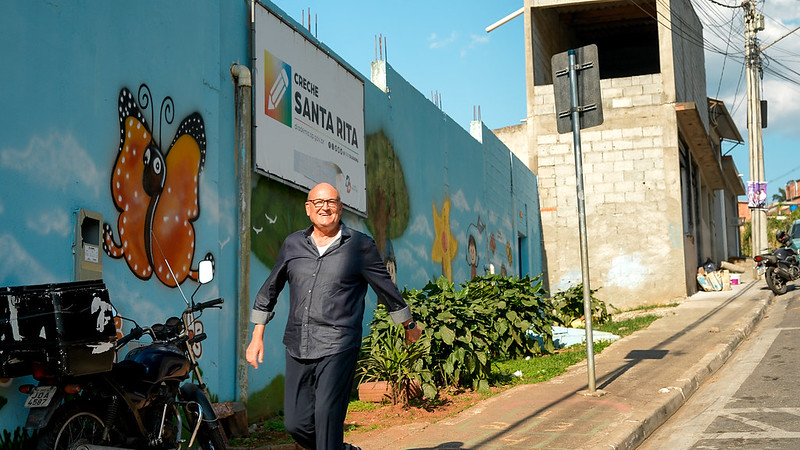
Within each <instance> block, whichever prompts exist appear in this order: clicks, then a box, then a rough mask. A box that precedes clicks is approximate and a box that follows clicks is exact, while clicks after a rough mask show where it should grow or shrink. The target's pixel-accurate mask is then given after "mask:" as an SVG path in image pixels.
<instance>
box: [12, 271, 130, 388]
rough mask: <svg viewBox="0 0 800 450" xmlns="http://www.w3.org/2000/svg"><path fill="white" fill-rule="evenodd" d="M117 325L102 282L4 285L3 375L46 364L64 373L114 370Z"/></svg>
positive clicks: (22, 373) (25, 372) (27, 372)
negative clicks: (36, 364) (34, 365)
mask: <svg viewBox="0 0 800 450" xmlns="http://www.w3.org/2000/svg"><path fill="white" fill-rule="evenodd" d="M115 339H116V329H115V326H114V318H113V312H112V306H111V302H110V301H109V298H108V290H106V287H105V284H104V283H103V282H102V281H101V280H92V281H76V282H68V283H56V284H42V285H32V286H15V287H3V288H0V377H19V376H25V375H30V374H32V373H33V364H34V363H39V364H44V365H45V366H46V367H47V368H48V369H49V370H50V371H53V372H56V373H60V374H63V375H85V374H89V373H96V372H103V371H107V370H110V369H111V365H112V364H113V362H114V353H115V352H114V340H115Z"/></svg>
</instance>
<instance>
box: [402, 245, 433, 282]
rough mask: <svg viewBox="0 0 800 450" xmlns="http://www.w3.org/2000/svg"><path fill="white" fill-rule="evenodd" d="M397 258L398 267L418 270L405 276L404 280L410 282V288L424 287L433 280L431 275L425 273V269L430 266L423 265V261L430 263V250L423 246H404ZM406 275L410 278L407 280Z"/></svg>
mask: <svg viewBox="0 0 800 450" xmlns="http://www.w3.org/2000/svg"><path fill="white" fill-rule="evenodd" d="M395 258H396V259H397V263H398V267H401V268H404V267H415V268H416V269H415V270H414V271H413V273H410V274H403V275H404V277H403V278H404V279H407V280H408V281H409V282H410V284H409V286H414V287H422V286H423V285H424V284H425V283H427V282H428V281H430V280H431V277H430V275H429V274H428V272H426V271H425V268H427V267H428V264H427V263H424V264H423V263H422V262H423V261H425V262H427V261H430V249H426V248H423V247H421V246H407V245H404V246H403V247H402V248H401V249H399V250H398V251H397V253H396V254H395ZM405 275H408V277H407V278H405Z"/></svg>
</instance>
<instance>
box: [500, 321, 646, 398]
mask: <svg viewBox="0 0 800 450" xmlns="http://www.w3.org/2000/svg"><path fill="white" fill-rule="evenodd" d="M658 318H659V317H658V316H656V315H652V314H648V315H645V316H640V317H635V318H632V319H626V320H621V321H619V322H608V323H605V324H602V325H597V326H594V327H593V329H595V330H598V331H605V332H609V333H613V334H616V335H618V336H627V335H629V334H631V333H633V332H634V331H638V330H641V329H644V328H647V327H648V326H649V325H650V324H651V323H653V322H654V321H655V320H656V319H658ZM611 343H612V342H610V341H598V342H595V343H594V353H595V354H599V353H600V352H602V351H603V349H605V348H606V347H608V346H609V345H611ZM584 359H586V346H585V345H583V344H579V345H573V346H571V347H568V348H564V349H561V350H558V351H557V352H556V353H553V354H551V355H543V356H536V357H531V358H526V359H522V358H521V359H513V360H508V361H501V362H497V363H495V364H494V370H493V372H492V373H493V375H494V376H495V384H532V383H541V382H543V381H547V380H549V379H551V378H555V377H557V376H559V375H561V374H562V373H565V372H566V371H567V368H568V367H570V366H572V365H574V364H577V363H579V362H581V361H583V360H584ZM517 371H520V372H522V376H521V377H518V376H513V374H514V373H515V372H517Z"/></svg>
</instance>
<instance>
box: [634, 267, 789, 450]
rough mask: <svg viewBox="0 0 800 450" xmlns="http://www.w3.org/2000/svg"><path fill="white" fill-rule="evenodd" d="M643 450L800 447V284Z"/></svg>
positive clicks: (778, 301)
mask: <svg viewBox="0 0 800 450" xmlns="http://www.w3.org/2000/svg"><path fill="white" fill-rule="evenodd" d="M789 289H790V290H789V292H787V293H786V294H784V295H782V296H780V297H776V298H775V300H774V303H773V305H772V306H771V307H770V309H769V310H768V312H767V316H766V317H765V318H764V319H763V320H762V321H761V322H760V323H759V324H758V325H757V326H756V328H755V329H754V330H753V333H751V335H750V336H749V337H748V338H747V339H746V340H745V342H743V343H742V344H741V346H740V347H739V348H738V349H737V350H736V352H735V353H734V355H733V356H732V357H731V358H730V359H729V360H728V362H726V363H725V365H724V366H723V367H721V368H720V369H719V370H718V371H717V372H716V373H715V374H714V375H713V376H712V377H710V378H709V379H708V380H707V381H706V382H705V383H704V384H703V385H702V386H701V387H700V389H699V390H698V391H697V392H695V394H694V395H693V396H692V397H691V398H690V399H689V401H687V402H686V404H685V405H684V406H683V407H681V409H680V410H678V412H676V413H675V414H674V415H673V416H672V417H671V418H670V419H669V420H668V421H667V422H665V423H664V424H663V425H662V426H661V427H659V428H658V429H657V430H656V432H655V433H654V434H653V435H652V436H651V437H649V438H648V439H647V440H645V442H644V443H643V444H642V445H641V446H639V449H645V450H652V449H670V450H673V449H737V450H741V449H758V450H763V449H799V448H800V283H797V282H795V283H793V285H790V288H789Z"/></svg>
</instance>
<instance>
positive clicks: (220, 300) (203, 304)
mask: <svg viewBox="0 0 800 450" xmlns="http://www.w3.org/2000/svg"><path fill="white" fill-rule="evenodd" d="M224 302H225V299H223V298H222V297H220V298H215V299H214V300H209V301H207V302H200V303H198V304H196V305H194V306H193V307H191V308H188V309H187V310H186V311H187V312H190V313H193V312H197V311H202V310H204V309H206V308H211V307H213V306H217V305H219V304H222V303H224ZM220 308H221V306H220Z"/></svg>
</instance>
